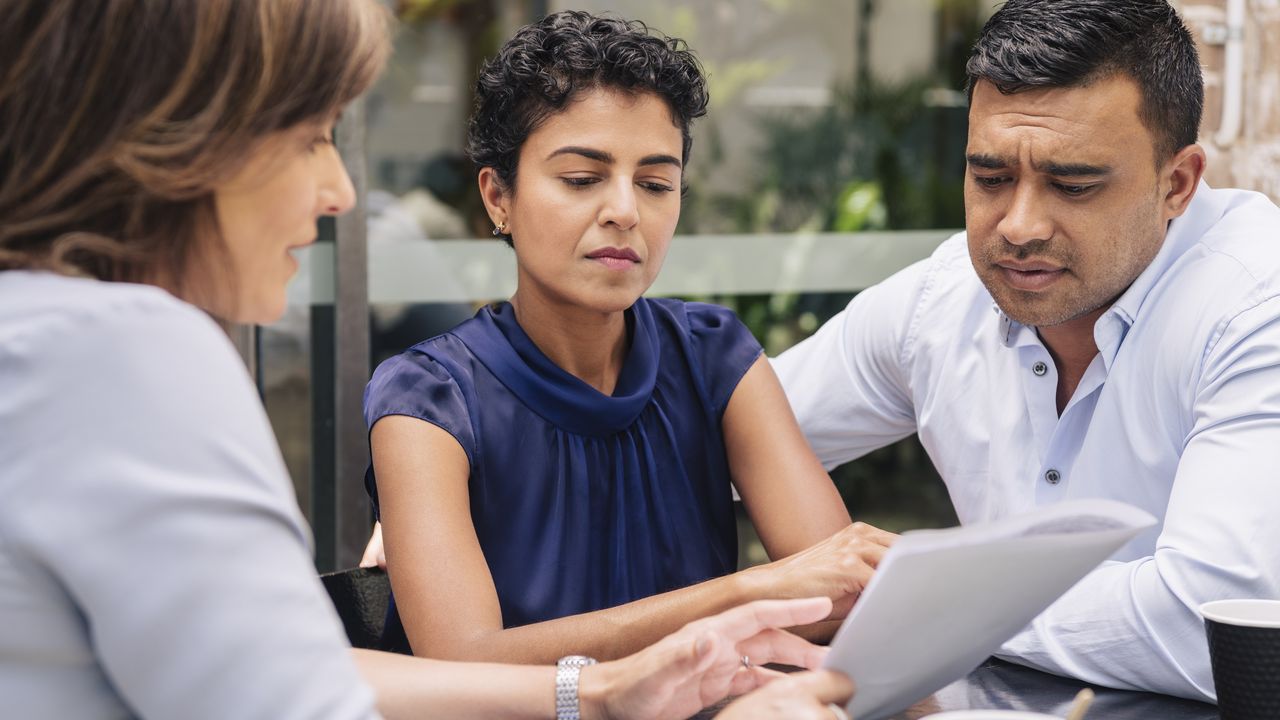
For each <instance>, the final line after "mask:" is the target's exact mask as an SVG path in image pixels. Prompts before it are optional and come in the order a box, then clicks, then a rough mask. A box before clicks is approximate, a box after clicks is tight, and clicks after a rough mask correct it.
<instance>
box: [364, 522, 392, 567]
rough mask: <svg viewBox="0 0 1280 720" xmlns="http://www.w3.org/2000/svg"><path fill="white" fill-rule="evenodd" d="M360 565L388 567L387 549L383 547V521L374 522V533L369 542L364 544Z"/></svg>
mask: <svg viewBox="0 0 1280 720" xmlns="http://www.w3.org/2000/svg"><path fill="white" fill-rule="evenodd" d="M360 567H380V568H382V569H383V570H386V569H387V551H386V550H385V549H384V548H383V547H382V523H374V524H373V534H372V535H370V536H369V544H368V545H365V546H364V556H363V557H361V558H360Z"/></svg>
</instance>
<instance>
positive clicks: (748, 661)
mask: <svg viewBox="0 0 1280 720" xmlns="http://www.w3.org/2000/svg"><path fill="white" fill-rule="evenodd" d="M742 667H743V668H744V669H746V670H750V669H751V658H749V657H747V656H746V655H743V656H742Z"/></svg>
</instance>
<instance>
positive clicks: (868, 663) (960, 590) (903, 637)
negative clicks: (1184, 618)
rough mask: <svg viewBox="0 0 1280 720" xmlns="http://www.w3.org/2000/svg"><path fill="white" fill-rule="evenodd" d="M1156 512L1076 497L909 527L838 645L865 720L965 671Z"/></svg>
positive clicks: (835, 653) (835, 664) (833, 657)
mask: <svg viewBox="0 0 1280 720" xmlns="http://www.w3.org/2000/svg"><path fill="white" fill-rule="evenodd" d="M1155 522H1156V521H1155V518H1153V517H1151V515H1150V514H1148V513H1146V512H1143V511H1142V510H1139V509H1137V508H1135V507H1131V506H1129V505H1125V504H1124V503H1119V502H1115V501H1112V500H1075V501H1071V502H1064V503H1059V504H1057V505H1051V506H1048V507H1044V508H1039V509H1036V510H1034V511H1031V512H1029V513H1026V514H1023V515H1017V516H1013V517H1009V518H1004V519H1002V520H998V521H995V522H991V523H983V524H976V525H967V526H964V527H958V528H950V529H947V530H916V531H912V532H907V533H904V534H903V535H902V537H901V538H899V539H898V541H897V542H895V543H894V545H893V547H892V548H890V549H889V552H888V553H886V554H885V557H884V560H883V561H882V562H881V563H880V566H879V568H878V569H877V570H876V573H875V575H874V576H873V577H872V580H871V582H870V583H869V584H868V585H867V587H866V590H865V591H864V592H863V593H862V597H860V598H859V599H858V602H857V603H856V604H855V605H854V607H853V610H852V612H850V613H849V617H848V618H846V619H845V621H844V624H843V625H842V626H841V627H840V631H839V632H837V633H836V636H835V639H833V640H832V642H831V653H830V654H829V655H828V656H827V660H826V663H825V665H826V667H829V668H833V669H836V670H839V671H841V672H843V673H845V674H846V675H848V676H849V677H851V678H853V681H854V683H855V684H856V685H857V688H858V690H857V693H856V694H855V695H854V697H853V700H852V701H850V703H849V705H848V711H849V714H850V715H851V716H853V717H855V718H858V720H877V719H878V718H883V717H887V716H889V715H892V714H894V713H896V712H899V711H901V710H904V709H906V708H907V707H909V706H911V705H912V704H913V703H915V702H917V701H919V700H922V699H924V698H925V697H928V696H929V695H930V694H931V693H933V692H934V691H936V690H938V689H939V688H941V687H943V686H945V685H947V684H948V683H950V682H953V681H955V680H957V679H959V678H961V677H964V676H965V675H966V674H968V673H969V672H970V671H971V670H973V669H974V668H975V667H977V666H978V664H979V663H981V662H982V661H983V660H984V659H985V658H987V657H988V656H990V655H991V654H992V653H993V652H995V651H996V650H997V649H998V648H999V647H1000V645H1001V644H1002V643H1004V641H1006V640H1008V639H1009V638H1011V637H1013V636H1014V635H1016V634H1017V633H1018V631H1020V630H1022V629H1023V628H1024V627H1026V626H1027V624H1028V623H1030V622H1031V621H1032V620H1033V619H1035V617H1036V616H1037V615H1039V614H1040V612H1041V611H1042V610H1044V609H1045V608H1047V607H1048V606H1049V605H1050V604H1052V603H1053V601H1054V600H1056V599H1057V598H1058V597H1059V596H1061V595H1062V594H1063V593H1065V592H1066V591H1067V590H1069V589H1070V588H1071V586H1072V585H1075V584H1076V582H1078V581H1079V580H1080V578H1082V577H1084V576H1085V575H1086V574H1087V573H1088V572H1089V571H1090V570H1092V569H1094V568H1095V567H1097V566H1098V564H1099V563H1101V562H1102V561H1103V560H1106V559H1107V557H1108V556H1110V555H1111V554H1112V553H1114V552H1115V551H1116V550H1118V549H1120V547H1121V546H1123V545H1124V544H1125V543H1126V542H1128V540H1129V539H1130V538H1132V537H1133V536H1134V535H1136V534H1137V533H1138V532H1139V531H1141V530H1143V529H1145V528H1148V527H1150V526H1152V525H1154V524H1155Z"/></svg>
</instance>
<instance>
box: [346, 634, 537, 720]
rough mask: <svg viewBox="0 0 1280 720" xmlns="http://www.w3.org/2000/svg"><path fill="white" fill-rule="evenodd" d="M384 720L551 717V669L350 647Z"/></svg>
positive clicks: (513, 719)
mask: <svg viewBox="0 0 1280 720" xmlns="http://www.w3.org/2000/svg"><path fill="white" fill-rule="evenodd" d="M351 653H352V657H353V658H354V659H355V662H356V666H357V667H358V668H359V669H360V674H361V675H362V676H364V679H365V681H366V682H367V683H369V685H371V686H372V687H373V690H374V692H375V693H376V695H377V698H378V711H379V712H381V713H382V715H383V716H384V717H386V718H387V719H388V720H408V719H409V718H441V717H447V718H462V719H465V718H477V720H482V719H484V718H495V717H501V718H510V719H511V720H526V719H527V720H541V719H543V718H554V717H555V668H553V667H533V666H515V665H487V664H479V663H465V664H464V663H451V662H441V661H439V660H429V659H425V658H415V657H409V656H408V655H395V654H392V653H384V652H377V651H374V650H352V651H351Z"/></svg>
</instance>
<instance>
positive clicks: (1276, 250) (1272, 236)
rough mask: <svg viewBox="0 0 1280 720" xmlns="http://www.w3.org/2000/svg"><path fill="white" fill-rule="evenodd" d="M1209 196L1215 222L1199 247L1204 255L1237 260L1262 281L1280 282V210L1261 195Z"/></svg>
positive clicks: (1235, 192) (1214, 193) (1226, 192)
mask: <svg viewBox="0 0 1280 720" xmlns="http://www.w3.org/2000/svg"><path fill="white" fill-rule="evenodd" d="M1206 190H1208V189H1207V188H1206ZM1208 192H1209V193H1210V195H1211V197H1210V199H1211V200H1212V202H1213V210H1212V211H1211V212H1212V213H1213V218H1212V219H1211V222H1209V223H1208V224H1207V227H1206V228H1205V230H1204V232H1203V233H1202V234H1201V235H1200V238H1199V243H1198V244H1199V246H1200V247H1201V248H1202V249H1203V250H1204V251H1205V255H1206V256H1219V257H1221V258H1224V259H1230V260H1234V261H1235V263H1236V264H1238V265H1239V266H1240V267H1241V268H1242V269H1244V270H1245V271H1246V272H1247V273H1248V274H1250V275H1252V276H1254V277H1255V278H1257V279H1258V280H1259V281H1267V280H1271V281H1275V280H1276V279H1280V207H1276V205H1275V203H1273V202H1272V201H1271V200H1270V199H1269V198H1268V197H1267V196H1266V195H1263V194H1262V193H1257V192H1251V191H1247V190H1233V189H1224V190H1208Z"/></svg>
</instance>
